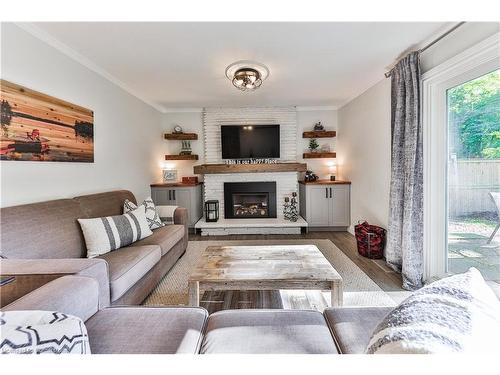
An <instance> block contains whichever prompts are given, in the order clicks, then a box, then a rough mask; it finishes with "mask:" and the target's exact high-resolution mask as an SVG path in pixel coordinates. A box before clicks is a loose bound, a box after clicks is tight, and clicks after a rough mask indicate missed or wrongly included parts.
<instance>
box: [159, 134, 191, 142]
mask: <svg viewBox="0 0 500 375" xmlns="http://www.w3.org/2000/svg"><path fill="white" fill-rule="evenodd" d="M163 136H164V138H165V139H168V140H169V141H171V140H175V141H195V140H197V139H198V134H196V133H165V134H164V135H163Z"/></svg>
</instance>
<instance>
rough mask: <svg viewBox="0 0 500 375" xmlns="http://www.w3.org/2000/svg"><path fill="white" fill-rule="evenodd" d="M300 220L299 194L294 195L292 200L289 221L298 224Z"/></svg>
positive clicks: (294, 193)
mask: <svg viewBox="0 0 500 375" xmlns="http://www.w3.org/2000/svg"><path fill="white" fill-rule="evenodd" d="M298 219H299V210H298V208H297V193H296V192H293V193H292V199H291V200H290V213H289V215H288V220H290V221H293V222H296V221H297V220H298Z"/></svg>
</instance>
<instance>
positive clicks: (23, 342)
mask: <svg viewBox="0 0 500 375" xmlns="http://www.w3.org/2000/svg"><path fill="white" fill-rule="evenodd" d="M0 353H2V354H9V353H12V354H43V353H51V354H62V353H72V354H90V346H89V338H88V335H87V329H86V328H85V324H84V323H83V321H82V320H81V319H80V318H77V317H76V316H72V315H67V314H63V313H60V312H54V311H2V312H1V313H0Z"/></svg>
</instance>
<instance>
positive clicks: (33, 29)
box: [14, 22, 165, 113]
mask: <svg viewBox="0 0 500 375" xmlns="http://www.w3.org/2000/svg"><path fill="white" fill-rule="evenodd" d="M14 24H15V25H16V26H17V27H19V28H20V29H22V30H24V31H26V32H27V33H29V34H31V35H32V36H34V37H35V38H37V39H39V40H41V41H42V42H44V43H46V44H48V45H49V46H51V47H53V48H55V49H56V50H58V51H59V52H61V53H63V54H64V55H66V56H68V57H70V58H71V59H73V60H74V61H76V62H77V63H79V64H81V65H83V66H85V67H86V68H88V69H90V70H91V71H93V72H94V73H97V74H99V75H100V76H101V77H103V78H105V79H106V80H108V81H110V82H111V83H113V84H114V85H116V86H118V87H119V88H121V89H122V90H124V91H125V92H127V93H129V94H130V95H132V96H134V97H136V98H137V99H139V100H141V101H142V102H144V103H146V104H147V105H149V106H151V107H153V108H154V109H156V110H157V111H159V112H161V113H165V108H164V107H163V106H161V105H159V104H157V103H155V102H152V101H151V100H149V99H146V98H144V97H143V96H142V95H140V94H139V93H137V92H136V91H135V90H133V89H132V88H130V87H129V86H128V85H127V84H125V83H124V82H122V81H121V80H119V79H118V78H116V77H115V76H113V75H112V74H110V73H109V72H107V71H106V70H105V69H103V68H101V67H100V66H98V65H97V64H96V63H94V62H93V61H91V60H89V59H88V58H86V57H84V56H83V55H81V54H80V53H78V52H76V51H75V50H74V49H72V48H71V47H69V46H67V45H66V44H64V43H62V42H61V41H59V40H58V39H56V38H54V37H53V36H52V35H50V34H49V33H47V32H46V31H44V30H42V29H40V28H39V27H37V26H35V25H34V24H32V23H30V22H22V23H21V22H14Z"/></svg>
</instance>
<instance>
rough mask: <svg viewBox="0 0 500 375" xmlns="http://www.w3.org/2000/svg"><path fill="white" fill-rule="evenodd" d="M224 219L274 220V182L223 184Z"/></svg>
mask: <svg viewBox="0 0 500 375" xmlns="http://www.w3.org/2000/svg"><path fill="white" fill-rule="evenodd" d="M224 217H225V218H226V219H255V218H275V217H276V182H226V183H224Z"/></svg>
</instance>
